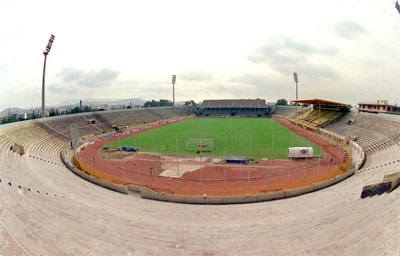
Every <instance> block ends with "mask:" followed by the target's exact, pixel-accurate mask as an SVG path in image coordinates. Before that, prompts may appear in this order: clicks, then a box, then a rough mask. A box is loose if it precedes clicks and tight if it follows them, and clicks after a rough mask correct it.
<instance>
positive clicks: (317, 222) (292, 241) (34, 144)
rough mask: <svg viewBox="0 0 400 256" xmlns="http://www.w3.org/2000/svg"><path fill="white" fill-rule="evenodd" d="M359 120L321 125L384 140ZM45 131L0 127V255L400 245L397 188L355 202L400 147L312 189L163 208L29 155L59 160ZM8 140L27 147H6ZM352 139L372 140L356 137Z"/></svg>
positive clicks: (371, 251) (377, 251)
mask: <svg viewBox="0 0 400 256" xmlns="http://www.w3.org/2000/svg"><path fill="white" fill-rule="evenodd" d="M120 116H122V115H120ZM365 117H366V116H365V115H364V114H356V113H354V115H353V114H351V116H350V117H348V119H353V120H355V121H354V122H353V123H352V124H350V125H349V124H346V120H343V122H344V123H343V124H342V123H341V122H342V120H340V121H339V122H336V123H334V124H331V125H329V127H328V128H327V127H326V128H327V129H329V130H331V131H337V133H339V134H342V133H341V132H340V131H343V134H344V135H346V134H347V135H348V136H350V135H353V134H355V135H356V136H358V135H363V133H365V132H368V133H369V135H370V136H376V137H377V139H376V142H381V141H382V140H384V138H386V137H387V136H388V135H387V134H386V133H381V130H383V129H384V128H385V126H383V125H385V123H384V122H383V123H382V126H381V128H380V129H378V128H379V125H377V126H376V128H374V129H371V130H370V131H368V130H365V129H362V128H364V125H363V122H364V121H365V120H362V119H364V118H365ZM377 117H379V118H381V117H380V116H377ZM85 118H86V119H90V118H88V117H86V116H85ZM366 119H370V117H369V116H368V117H366ZM383 119H385V118H383ZM374 120H375V121H377V119H375V117H374V119H373V120H369V121H367V123H368V122H373V121H374ZM379 120H381V119H379ZM358 121H360V122H358ZM65 122H67V120H66V121H65ZM99 122H101V121H99ZM81 123H82V125H83V122H81ZM102 123H105V122H102ZM397 124H398V123H397ZM59 127H60V128H61V129H65V125H61V124H60V125H59ZM344 128H346V129H344ZM359 128H361V129H359ZM27 131H29V132H27ZM53 132H54V131H53ZM53 132H50V131H48V130H45V129H43V128H41V127H40V126H38V125H35V124H34V123H33V122H23V123H19V124H13V125H2V126H0V213H1V219H0V238H1V239H0V254H1V255H83V254H87V255H290V254H292V255H321V254H324V255H396V254H397V253H398V251H399V250H400V245H399V241H400V232H398V231H399V229H400V224H399V221H398V217H399V215H400V204H399V200H398V198H399V196H400V191H399V189H397V190H394V191H393V192H392V193H390V194H383V195H381V196H379V197H371V198H366V199H364V200H361V199H360V193H361V189H362V187H363V186H364V185H365V181H366V180H371V179H376V178H378V177H382V176H383V175H384V174H385V173H386V172H387V171H390V170H391V169H393V168H396V163H398V162H397V159H398V158H399V152H400V151H397V150H399V149H400V146H399V143H396V142H394V143H392V145H388V146H386V147H384V149H381V148H376V149H375V150H371V151H368V154H367V163H366V164H365V165H364V167H363V169H362V170H361V171H360V172H358V173H356V174H355V175H354V176H353V177H351V178H349V179H347V180H345V181H342V182H341V183H339V184H337V185H335V186H331V187H329V188H326V189H324V190H321V191H318V192H314V193H310V194H306V195H303V196H299V197H294V198H290V199H286V200H280V201H270V202H265V203H256V204H247V205H227V206H196V205H186V204H175V205H173V207H171V204H170V203H160V202H157V201H152V200H143V199H140V198H138V197H135V196H127V195H123V194H119V193H115V192H113V191H110V190H107V189H104V188H101V187H98V186H96V185H93V184H91V183H89V182H87V181H85V180H82V179H81V178H79V177H77V176H76V175H74V174H73V173H71V172H70V171H69V170H68V169H67V168H66V167H65V166H63V165H56V164H54V163H51V162H47V161H43V160H40V158H39V159H38V158H36V156H41V158H42V159H43V158H46V157H49V158H51V159H52V161H53V162H56V163H61V161H60V160H57V159H56V158H57V156H59V150H60V149H62V148H63V143H62V142H65V143H66V139H65V140H63V139H62V138H59V137H57V136H54V135H53ZM355 132H357V133H355ZM30 133H32V134H30ZM33 134H35V135H33ZM378 134H379V135H378ZM382 134H385V135H384V136H381V135H382ZM37 137H38V138H39V141H36V140H37V139H38V138H37ZM15 142H18V143H21V144H22V145H24V147H26V148H27V149H28V153H26V154H25V155H23V156H20V155H18V154H16V153H14V152H13V151H11V150H10V145H11V144H12V143H15ZM357 142H358V143H360V145H362V146H364V145H370V143H371V142H369V141H367V138H365V137H363V136H360V138H359V139H358V140H357ZM42 144H43V145H42ZM64 145H65V144H64ZM29 154H31V155H34V156H35V158H34V157H29ZM369 158H371V159H369ZM395 160H396V161H395ZM388 161H392V164H389V162H388ZM393 161H395V162H396V163H393ZM378 164H379V165H378ZM299 223H301V225H300V224H299ZM238 230H240V232H238ZM182 234H184V235H182ZM271 241H272V242H271Z"/></svg>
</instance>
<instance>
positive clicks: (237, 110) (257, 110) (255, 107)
mask: <svg viewBox="0 0 400 256" xmlns="http://www.w3.org/2000/svg"><path fill="white" fill-rule="evenodd" d="M270 111H271V108H270V107H269V106H268V105H267V104H266V102H265V100H264V99H221V100H204V101H203V104H202V106H201V108H200V115H202V116H244V117H261V116H268V115H269V113H270Z"/></svg>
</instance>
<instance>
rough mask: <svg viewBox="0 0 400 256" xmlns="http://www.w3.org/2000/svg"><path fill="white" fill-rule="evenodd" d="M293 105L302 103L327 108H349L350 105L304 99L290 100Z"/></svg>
mask: <svg viewBox="0 0 400 256" xmlns="http://www.w3.org/2000/svg"><path fill="white" fill-rule="evenodd" d="M291 102H295V103H304V104H312V105H329V106H349V105H350V104H346V103H340V102H336V101H330V100H323V99H305V100H292V101H291Z"/></svg>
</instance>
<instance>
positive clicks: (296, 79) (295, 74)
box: [293, 72, 299, 100]
mask: <svg viewBox="0 0 400 256" xmlns="http://www.w3.org/2000/svg"><path fill="white" fill-rule="evenodd" d="M293 78H294V82H295V83H296V100H298V99H299V94H298V91H297V83H298V82H299V78H298V77H297V72H294V73H293Z"/></svg>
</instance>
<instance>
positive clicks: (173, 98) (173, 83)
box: [172, 75, 176, 106]
mask: <svg viewBox="0 0 400 256" xmlns="http://www.w3.org/2000/svg"><path fill="white" fill-rule="evenodd" d="M175 82H176V75H172V100H173V103H174V106H175Z"/></svg>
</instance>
